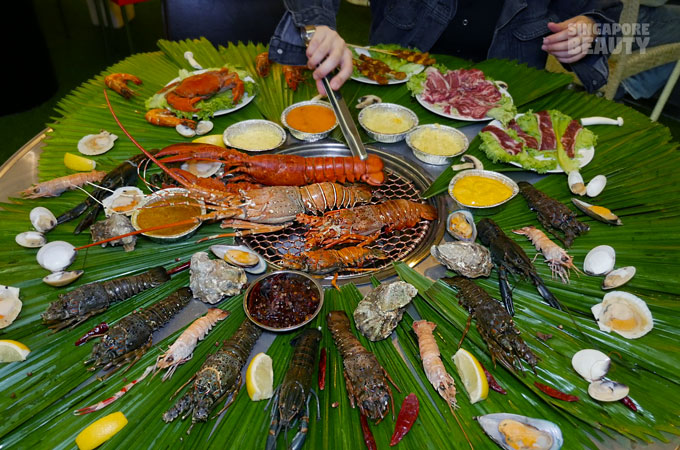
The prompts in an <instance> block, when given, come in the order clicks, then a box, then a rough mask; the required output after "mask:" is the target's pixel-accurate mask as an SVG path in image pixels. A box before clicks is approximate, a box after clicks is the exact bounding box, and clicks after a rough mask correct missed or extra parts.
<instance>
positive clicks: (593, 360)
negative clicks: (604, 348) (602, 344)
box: [571, 348, 612, 382]
mask: <svg viewBox="0 0 680 450" xmlns="http://www.w3.org/2000/svg"><path fill="white" fill-rule="evenodd" d="M611 364H612V360H611V359H609V356H607V355H605V354H604V353H602V352H601V351H599V350H594V349H592V348H587V349H585V350H579V351H578V352H576V353H574V356H572V357H571V365H572V367H573V368H574V370H575V371H576V372H577V373H578V374H579V375H581V376H582V377H583V378H584V379H585V380H586V381H589V382H593V381H597V380H601V379H602V378H604V377H605V375H607V372H609V367H610V366H611Z"/></svg>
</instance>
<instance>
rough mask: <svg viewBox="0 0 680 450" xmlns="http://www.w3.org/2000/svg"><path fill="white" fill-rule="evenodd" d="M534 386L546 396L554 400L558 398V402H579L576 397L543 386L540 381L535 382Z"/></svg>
mask: <svg viewBox="0 0 680 450" xmlns="http://www.w3.org/2000/svg"><path fill="white" fill-rule="evenodd" d="M534 386H536V387H537V388H538V389H540V390H541V392H543V393H544V394H546V395H549V396H551V397H552V398H556V399H558V400H564V401H565V402H577V401H578V397H577V396H575V395H571V394H565V393H564V392H562V391H558V390H557V389H555V388H554V387H550V386H548V385H545V384H541V383H539V382H538V381H534Z"/></svg>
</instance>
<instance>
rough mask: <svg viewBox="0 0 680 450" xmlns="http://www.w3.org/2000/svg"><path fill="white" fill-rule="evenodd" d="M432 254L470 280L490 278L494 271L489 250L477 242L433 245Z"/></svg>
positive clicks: (441, 262)
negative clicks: (492, 270)
mask: <svg viewBox="0 0 680 450" xmlns="http://www.w3.org/2000/svg"><path fill="white" fill-rule="evenodd" d="M430 254H431V255H432V256H433V257H434V259H436V260H437V261H439V263H440V264H443V265H445V266H446V267H447V268H449V269H450V270H453V271H454V272H456V273H457V274H459V275H462V276H464V277H468V278H477V277H488V276H489V274H490V273H491V269H493V263H492V262H491V253H489V249H488V248H486V247H484V246H482V245H479V244H477V243H475V242H461V241H455V242H446V243H444V244H441V245H433V246H432V247H431V248H430Z"/></svg>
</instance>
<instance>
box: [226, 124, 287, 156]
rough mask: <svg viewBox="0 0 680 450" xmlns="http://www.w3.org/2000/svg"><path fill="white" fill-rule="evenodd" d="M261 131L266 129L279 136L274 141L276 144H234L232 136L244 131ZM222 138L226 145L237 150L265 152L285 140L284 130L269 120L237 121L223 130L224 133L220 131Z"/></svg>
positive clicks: (278, 145)
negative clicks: (261, 146) (249, 146)
mask: <svg viewBox="0 0 680 450" xmlns="http://www.w3.org/2000/svg"><path fill="white" fill-rule="evenodd" d="M262 131H268V132H271V133H274V134H276V135H277V136H278V137H279V141H278V142H277V143H276V145H273V146H270V147H267V148H246V147H244V146H239V145H235V144H234V138H235V137H236V136H240V135H241V134H244V133H251V132H252V133H257V132H262ZM222 140H223V141H224V144H225V145H226V146H227V147H233V148H236V149H239V150H245V151H247V152H266V151H268V150H274V149H275V148H278V147H280V146H281V145H283V143H284V142H286V130H284V129H283V128H282V127H281V126H280V125H278V124H276V123H274V122H272V121H270V120H262V119H252V120H244V121H242V122H237V123H235V124H233V125H231V126H229V127H228V128H227V129H226V130H224V133H222Z"/></svg>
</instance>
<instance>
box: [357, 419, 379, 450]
mask: <svg viewBox="0 0 680 450" xmlns="http://www.w3.org/2000/svg"><path fill="white" fill-rule="evenodd" d="M359 417H360V418H361V431H363V432H364V443H365V444H366V448H367V449H368V450H378V446H377V445H375V438H373V433H371V429H370V428H369V427H368V421H367V420H366V416H364V415H363V414H361V413H359Z"/></svg>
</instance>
